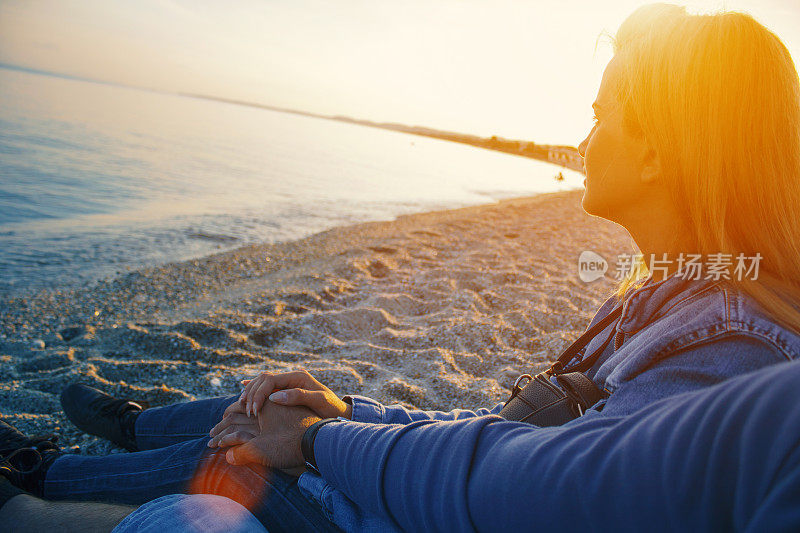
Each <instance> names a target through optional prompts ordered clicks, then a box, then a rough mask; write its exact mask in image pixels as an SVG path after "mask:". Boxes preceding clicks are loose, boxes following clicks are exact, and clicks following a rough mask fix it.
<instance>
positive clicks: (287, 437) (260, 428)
mask: <svg viewBox="0 0 800 533" xmlns="http://www.w3.org/2000/svg"><path fill="white" fill-rule="evenodd" d="M243 383H245V385H246V386H245V389H244V390H243V391H242V394H241V396H240V397H239V399H238V400H237V401H235V402H234V403H232V404H231V405H230V406H228V407H227V409H225V413H224V414H223V417H222V420H221V421H220V422H219V423H218V424H217V425H216V426H214V428H212V430H211V432H210V433H209V435H210V436H211V440H210V441H209V442H208V446H209V447H212V448H215V447H226V448H228V450H227V452H226V454H225V458H226V460H227V461H228V462H229V463H230V464H234V465H243V464H248V463H258V464H262V465H266V466H270V467H273V468H280V469H283V470H294V469H296V468H297V467H299V466H301V465H303V456H302V453H301V451H300V440H301V439H302V436H303V433H304V432H305V430H306V429H307V428H308V427H309V426H310V425H312V424H313V423H314V422H316V421H318V420H320V419H322V418H332V417H337V416H341V417H345V418H350V416H351V414H352V406H350V405H349V404H347V403H346V402H344V401H342V400H341V399H340V398H339V397H338V396H336V394H334V393H333V391H331V390H330V389H329V388H327V387H326V386H325V385H323V384H322V383H320V382H319V381H317V380H316V379H314V378H313V377H312V376H311V375H310V374H309V373H308V372H306V371H298V372H287V373H283V374H272V373H270V372H264V373H262V374H261V375H259V376H258V377H256V378H255V379H252V380H249V381H245V382H243Z"/></svg>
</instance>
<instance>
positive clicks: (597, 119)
mask: <svg viewBox="0 0 800 533" xmlns="http://www.w3.org/2000/svg"><path fill="white" fill-rule="evenodd" d="M598 122H600V119H599V118H597V115H592V123H593V124H595V125H597V123H598Z"/></svg>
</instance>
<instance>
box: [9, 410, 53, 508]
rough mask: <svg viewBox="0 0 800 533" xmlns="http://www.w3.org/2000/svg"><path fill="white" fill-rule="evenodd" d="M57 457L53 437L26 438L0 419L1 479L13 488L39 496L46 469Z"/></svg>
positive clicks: (37, 436)
mask: <svg viewBox="0 0 800 533" xmlns="http://www.w3.org/2000/svg"><path fill="white" fill-rule="evenodd" d="M60 456H61V451H60V450H59V449H58V446H56V444H55V435H36V436H31V437H29V436H27V435H25V434H24V433H22V432H20V431H19V430H18V429H17V428H15V427H14V426H11V425H9V424H7V423H5V422H3V421H2V420H0V458H2V460H0V476H3V477H5V478H6V479H8V480H9V481H10V482H11V483H12V484H13V485H14V486H16V487H18V488H20V489H23V490H26V491H28V492H30V493H31V494H34V495H36V496H41V495H42V491H43V488H44V477H45V474H47V469H48V468H50V465H52V464H53V461H55V460H56V459H58V458H59V457H60Z"/></svg>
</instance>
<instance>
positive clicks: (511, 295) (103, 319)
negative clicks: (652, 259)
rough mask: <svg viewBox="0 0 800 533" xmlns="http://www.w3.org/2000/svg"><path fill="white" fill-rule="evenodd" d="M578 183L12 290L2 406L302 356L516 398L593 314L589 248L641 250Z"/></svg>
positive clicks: (174, 381) (362, 386)
mask: <svg viewBox="0 0 800 533" xmlns="http://www.w3.org/2000/svg"><path fill="white" fill-rule="evenodd" d="M581 196H582V191H568V192H559V193H552V194H543V195H540V196H536V197H531V198H521V199H513V200H507V201H503V202H500V203H496V204H491V205H485V206H478V207H469V208H464V209H458V210H450V211H440V212H432V213H423V214H417V215H409V216H404V217H401V218H399V219H397V220H395V221H391V222H377V223H366V224H359V225H354V226H349V227H342V228H335V229H332V230H330V231H326V232H323V233H320V234H317V235H314V236H311V237H308V238H306V239H302V240H299V241H293V242H287V243H279V244H274V245H261V246H249V247H244V248H240V249H237V250H234V251H231V252H226V253H222V254H217V255H213V256H209V257H206V258H202V259H198V260H193V261H187V262H182V263H173V264H168V265H164V266H162V267H159V268H153V269H144V270H140V271H137V272H134V273H130V274H126V275H123V276H121V277H119V278H116V279H113V280H110V281H104V282H101V283H99V284H97V285H96V286H93V287H91V288H87V289H81V290H70V291H60V292H43V293H39V294H36V295H34V296H31V297H26V298H9V297H0V328H1V329H0V359H1V360H2V365H1V366H0V416H2V418H3V419H4V420H6V421H8V422H9V423H12V424H15V425H17V426H18V427H20V429H22V430H23V431H26V432H42V431H56V432H57V433H59V434H60V435H61V440H60V442H61V443H62V444H63V445H65V446H66V447H67V448H68V449H69V450H70V451H72V452H75V453H86V454H94V453H108V452H115V451H120V450H118V449H115V448H114V447H113V446H112V445H110V444H108V443H106V442H104V441H101V440H99V439H95V438H93V437H88V436H86V435H83V434H82V433H80V432H79V431H78V430H77V429H76V428H75V427H74V426H73V425H72V424H71V423H70V422H69V421H68V420H67V419H66V418H65V417H64V415H63V413H62V412H61V408H60V405H59V401H58V394H59V392H60V391H61V389H62V388H63V387H64V386H65V385H67V384H69V383H72V382H83V383H87V384H90V385H92V386H95V387H97V388H100V389H103V390H106V391H108V392H111V393H113V394H116V395H121V396H126V397H130V398H134V399H140V400H145V401H147V402H149V403H150V404H151V405H153V406H155V405H164V404H168V403H171V402H176V401H185V400H190V399H194V398H204V397H210V396H219V395H227V394H234V393H238V391H239V390H240V385H239V381H240V380H241V379H244V378H246V377H248V376H251V375H254V374H256V373H257V372H259V371H261V370H270V371H284V370H291V369H297V368H301V367H304V368H306V369H308V370H309V371H310V372H311V373H312V374H314V375H315V376H316V377H317V378H318V379H319V380H320V381H322V382H323V383H325V384H327V385H328V386H330V387H331V388H332V389H333V390H334V391H335V392H337V393H339V394H342V395H343V394H346V393H357V394H364V395H367V396H371V397H373V398H376V399H378V400H380V401H382V402H384V403H402V404H405V405H407V406H412V407H417V408H423V409H444V410H447V409H451V408H453V407H456V406H458V407H464V408H476V407H481V406H489V405H492V404H493V403H495V402H498V401H502V400H505V398H506V397H507V394H508V389H509V388H510V387H511V385H512V383H513V382H514V379H515V378H516V377H517V376H518V375H519V374H521V373H524V372H531V371H535V370H537V369H540V368H542V367H543V366H544V365H545V364H546V363H547V362H548V361H550V360H552V358H554V357H555V356H557V355H558V353H559V352H560V351H561V350H562V349H563V348H565V347H566V346H567V345H568V344H569V343H570V342H571V341H573V340H574V339H575V338H576V337H577V336H578V335H579V334H580V333H581V332H582V331H583V330H584V329H585V327H586V325H587V324H588V322H589V320H590V319H591V317H592V315H593V314H594V312H595V310H596V309H597V307H598V306H599V305H600V304H601V303H602V302H603V300H604V299H605V298H606V297H607V296H608V295H609V294H610V291H611V289H612V287H613V280H612V279H611V276H607V277H606V278H603V279H601V280H598V281H595V282H592V283H584V282H583V281H581V280H580V279H579V278H578V275H577V259H578V255H579V254H580V252H581V251H583V250H593V251H595V252H597V253H598V254H600V255H601V256H603V257H606V258H607V259H609V260H610V259H611V258H612V257H614V256H616V255H617V254H620V253H631V251H632V243H631V239H630V237H629V236H628V234H627V233H626V232H625V231H624V230H623V229H622V228H621V227H619V226H617V225H616V224H613V223H611V222H607V221H605V220H601V219H598V218H594V217H590V216H588V215H587V214H586V213H584V212H583V210H582V209H581V206H580V201H581Z"/></svg>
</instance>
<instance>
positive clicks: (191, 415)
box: [44, 396, 340, 533]
mask: <svg viewBox="0 0 800 533" xmlns="http://www.w3.org/2000/svg"><path fill="white" fill-rule="evenodd" d="M237 398H238V396H231V397H227V398H225V397H223V398H213V399H209V400H199V401H196V402H187V403H179V404H174V405H170V406H166V407H157V408H154V409H148V410H146V411H144V412H142V414H140V415H139V417H138V418H137V420H136V428H135V429H136V443H137V445H138V446H139V449H140V450H141V451H139V452H134V453H118V454H112V455H106V456H84V455H64V456H62V457H59V458H58V459H57V460H56V461H55V462H54V463H53V465H52V466H51V467H50V469H49V470H48V472H47V476H46V478H45V483H44V496H45V498H47V499H50V500H67V499H69V500H84V501H104V502H115V503H127V504H143V503H145V502H149V501H151V500H153V499H155V498H159V497H161V496H166V495H168V494H176V493H182V494H216V495H220V496H225V497H227V498H230V499H231V500H234V501H235V502H238V503H240V504H241V505H243V506H244V507H246V508H247V509H248V510H250V512H252V513H253V514H254V515H255V516H256V518H258V520H259V521H260V522H261V523H262V524H264V526H266V528H267V530H269V531H270V532H277V531H292V532H293V533H297V532H301V531H340V530H339V528H337V527H336V526H335V525H334V524H333V523H332V522H331V521H330V520H329V519H328V518H327V516H326V514H325V512H324V511H323V510H322V509H321V507H320V506H319V505H318V504H317V502H314V501H311V500H309V499H307V498H306V497H305V496H303V494H302V493H301V492H300V490H299V488H298V487H297V478H295V477H293V476H289V475H288V474H284V473H283V472H281V471H279V470H272V469H269V468H266V467H262V466H232V465H229V464H228V463H227V461H226V460H225V454H224V453H223V452H220V451H219V450H216V449H211V448H208V446H207V443H208V440H209V436H208V433H209V431H210V430H211V428H212V427H214V425H216V424H217V422H219V421H220V420H221V419H222V414H223V412H224V411H225V408H226V407H227V406H229V405H230V404H231V403H233V402H234V401H236V399H237Z"/></svg>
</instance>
